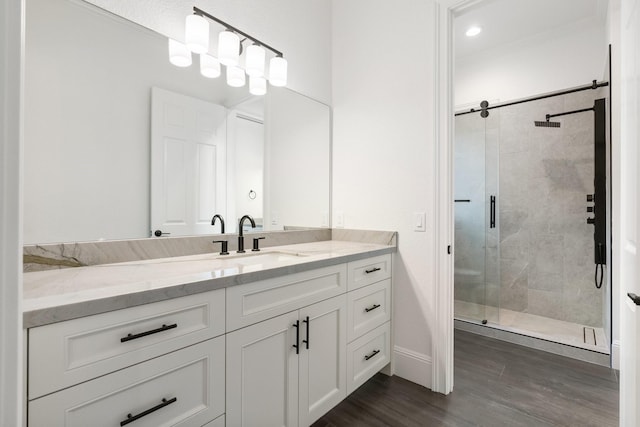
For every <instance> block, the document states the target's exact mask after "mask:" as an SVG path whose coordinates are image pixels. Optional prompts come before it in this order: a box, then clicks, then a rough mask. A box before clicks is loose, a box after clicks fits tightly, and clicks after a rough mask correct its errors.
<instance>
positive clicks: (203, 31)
mask: <svg viewBox="0 0 640 427" xmlns="http://www.w3.org/2000/svg"><path fill="white" fill-rule="evenodd" d="M184 44H186V45H187V47H188V48H189V50H190V51H191V52H193V53H207V51H208V50H209V21H207V20H206V19H204V18H203V17H202V16H200V15H189V16H187V19H186V20H185V26H184Z"/></svg>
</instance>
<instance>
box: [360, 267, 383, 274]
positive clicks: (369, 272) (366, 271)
mask: <svg viewBox="0 0 640 427" xmlns="http://www.w3.org/2000/svg"><path fill="white" fill-rule="evenodd" d="M380 270H382V269H381V268H380V267H375V268H372V269H371V270H365V271H364V272H365V273H367V274H371V273H375V272H376V271H380Z"/></svg>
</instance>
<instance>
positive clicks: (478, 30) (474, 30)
mask: <svg viewBox="0 0 640 427" xmlns="http://www.w3.org/2000/svg"><path fill="white" fill-rule="evenodd" d="M481 32H482V28H480V27H475V26H473V27H470V28H469V29H468V30H467V32H466V33H465V35H466V36H467V37H475V36H477V35H478V34H480V33H481Z"/></svg>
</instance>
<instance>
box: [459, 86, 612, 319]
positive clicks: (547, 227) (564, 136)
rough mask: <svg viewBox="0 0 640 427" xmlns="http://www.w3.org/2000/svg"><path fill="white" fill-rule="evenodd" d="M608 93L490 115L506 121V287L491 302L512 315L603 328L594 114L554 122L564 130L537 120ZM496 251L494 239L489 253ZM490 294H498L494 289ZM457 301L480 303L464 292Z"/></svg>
mask: <svg viewBox="0 0 640 427" xmlns="http://www.w3.org/2000/svg"><path fill="white" fill-rule="evenodd" d="M605 89H606V88H605ZM605 93H606V92H605V91H604V89H600V90H597V91H584V92H578V93H575V94H570V95H564V96H560V97H554V98H549V99H545V100H540V101H533V102H527V103H523V104H519V105H515V106H511V107H504V108H501V109H499V110H493V111H492V116H490V118H492V117H493V121H494V123H495V122H496V121H498V122H499V125H498V129H499V136H498V139H499V143H498V147H499V148H498V149H497V150H498V157H499V161H498V162H497V163H498V165H497V166H496V165H494V166H493V167H497V168H498V172H499V184H498V185H499V190H498V206H499V209H498V214H499V216H498V224H499V239H500V245H499V251H498V252H497V254H496V255H497V257H498V259H499V271H500V279H499V281H500V286H499V290H496V291H497V292H498V293H499V296H498V295H496V296H495V297H493V298H492V297H489V298H487V301H486V303H487V304H489V305H493V304H492V302H493V303H496V302H498V301H499V306H500V307H501V308H506V309H509V310H514V311H523V312H527V313H531V314H536V315H541V316H546V317H551V318H555V319H560V320H565V321H568V322H575V323H580V324H584V325H589V326H594V327H601V326H602V304H603V301H604V292H605V291H604V287H603V288H602V289H596V288H595V285H594V277H593V276H594V268H595V266H594V264H593V231H594V230H593V226H592V225H588V224H587V223H586V218H587V217H588V216H589V215H588V214H587V212H586V207H587V202H586V195H587V194H590V193H593V191H594V185H593V179H594V166H593V163H594V159H593V155H594V154H593V150H594V136H593V133H594V129H593V118H594V117H593V113H592V112H585V113H580V114H576V115H571V116H564V117H560V118H557V119H552V120H556V121H559V122H561V124H562V125H561V127H560V128H538V127H535V126H534V120H541V121H542V120H545V115H546V114H547V113H550V114H553V113H559V112H564V111H570V110H576V109H582V108H588V107H592V106H593V102H594V100H595V99H597V98H602V97H604V96H605ZM493 112H497V114H493ZM477 117H478V118H477V120H482V119H481V118H479V116H477ZM456 124H457V120H456ZM490 127H492V126H490ZM456 129H457V126H456ZM489 135H490V134H489ZM489 148H490V147H489ZM456 150H458V147H457V148H456ZM458 155H459V154H458V153H456V158H457V157H458ZM461 155H463V154H461ZM463 156H464V155H463ZM478 160H484V159H480V158H478ZM456 167H457V165H456ZM487 167H489V164H488V163H487ZM456 178H458V179H459V177H458V176H457V177H456ZM456 185H457V184H456ZM457 188H458V187H456V189H457ZM456 196H457V195H456ZM457 208H458V206H456V209H457ZM456 218H457V219H458V215H456ZM460 228H464V226H463V225H460V224H457V226H456V234H458V231H459V229H460ZM458 240H459V238H458V235H457V236H456V241H458ZM491 246H492V245H491V244H490V239H489V249H488V252H487V253H488V254H491V251H492V250H493V249H492V248H491ZM456 250H458V247H456ZM488 259H491V256H489V257H488ZM456 266H458V262H457V256H456ZM487 267H489V265H487ZM488 282H490V280H488ZM490 285H491V283H489V286H490ZM456 287H458V283H456ZM485 294H486V295H489V296H491V295H492V291H491V287H489V288H488V290H487V292H486V293H485ZM468 296H469V295H467V297H468ZM456 297H457V298H459V299H462V300H466V301H471V302H476V301H473V299H469V298H467V297H465V294H464V292H461V291H458V289H456Z"/></svg>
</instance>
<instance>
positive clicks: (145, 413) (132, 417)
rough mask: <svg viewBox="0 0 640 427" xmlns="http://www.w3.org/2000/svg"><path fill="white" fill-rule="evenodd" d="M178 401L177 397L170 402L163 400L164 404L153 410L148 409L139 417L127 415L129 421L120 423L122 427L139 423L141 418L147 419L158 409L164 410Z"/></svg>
mask: <svg viewBox="0 0 640 427" xmlns="http://www.w3.org/2000/svg"><path fill="white" fill-rule="evenodd" d="M177 400H178V398H177V397H174V398H173V399H169V400H167V399H162V403H160V404H159V405H156V406H154V407H153V408H151V409H147V410H146V411H144V412H140V413H139V414H138V415H131V414H127V419H126V420H124V421H120V427H122V426H126V425H127V424H129V423H132V422H134V421H137V420H139V419H140V418H142V417H145V416H147V415H149V414H150V413H152V412H155V411H157V410H158V409H162V408H164V407H165V406H167V405H171V404H172V403H173V402H176V401H177Z"/></svg>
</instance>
